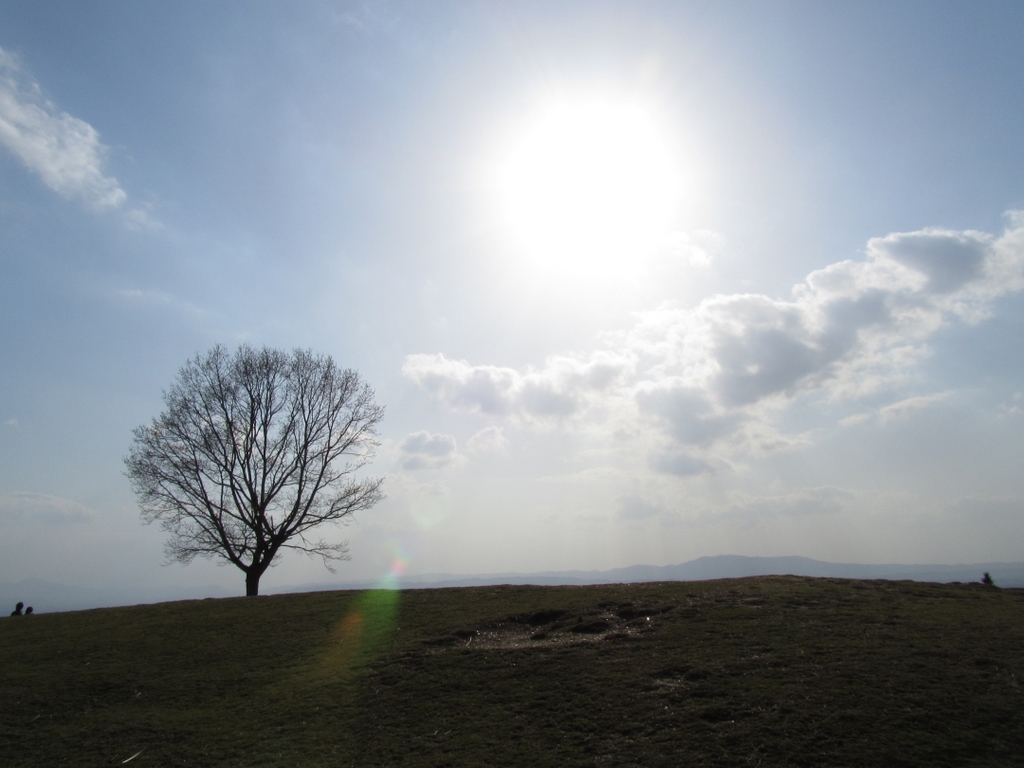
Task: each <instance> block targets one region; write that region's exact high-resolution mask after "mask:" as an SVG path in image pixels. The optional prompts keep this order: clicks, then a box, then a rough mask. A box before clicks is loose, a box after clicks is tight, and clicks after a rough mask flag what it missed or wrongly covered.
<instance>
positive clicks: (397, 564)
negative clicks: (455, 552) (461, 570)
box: [323, 547, 408, 674]
mask: <svg viewBox="0 0 1024 768" xmlns="http://www.w3.org/2000/svg"><path fill="white" fill-rule="evenodd" d="M398 549H399V553H398V554H396V556H395V557H394V558H393V559H392V561H391V566H390V567H389V568H388V571H387V573H385V574H384V576H382V577H381V578H380V579H379V580H378V581H377V583H376V584H375V585H374V586H373V588H372V589H368V590H366V591H365V592H363V593H362V594H361V595H360V596H359V597H358V598H357V599H356V603H355V606H353V608H352V610H351V611H350V612H349V613H348V614H347V615H346V616H345V617H344V618H342V619H341V620H340V621H339V622H337V623H336V624H335V625H334V626H333V627H332V628H331V630H330V633H329V634H328V638H327V644H326V646H325V649H324V657H323V665H324V667H325V668H326V669H327V670H328V671H330V672H332V673H334V674H344V673H346V672H348V671H350V670H351V669H352V668H353V667H354V666H356V665H357V664H360V663H363V662H366V661H368V660H370V659H372V658H373V657H374V656H376V655H377V654H378V653H379V652H380V651H381V650H382V649H383V648H384V647H385V645H386V644H387V642H388V641H389V640H390V639H391V637H392V635H393V632H394V627H395V621H396V619H397V617H398V604H399V599H400V596H401V583H400V581H401V576H402V574H403V573H405V571H406V570H407V568H408V556H407V555H406V553H405V552H404V550H401V548H400V547H399V548H398Z"/></svg>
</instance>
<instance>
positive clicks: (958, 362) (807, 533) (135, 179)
mask: <svg viewBox="0 0 1024 768" xmlns="http://www.w3.org/2000/svg"><path fill="white" fill-rule="evenodd" d="M1022 33H1024V5H1021V4H1020V3H1017V2H996V1H993V2H981V3H970V4H968V3H959V2H934V1H931V0H930V1H929V2H899V3H892V2H861V3H847V4H840V3H814V2H762V3H748V2H664V3H659V2H649V3H626V2H579V3H576V2H536V3H534V2H525V1H524V2H435V3H414V2H317V1H315V0H309V1H306V2H302V1H296V2H289V3H271V2H230V1H228V0H225V2H218V3H202V2H179V3H173V4H167V3H156V2H128V1H127V0H119V1H116V2H112V1H99V2H93V3H88V4H85V3H77V2H52V1H50V0H37V2H32V3H23V2H16V1H15V0H0V269H2V273H0V582H17V581H20V580H23V579H32V578H38V579H46V580H49V581H53V582H58V583H63V584H73V585H77V586H81V587H89V588H93V589H113V588H116V587H124V586H125V585H131V586H132V587H133V588H135V589H137V590H145V589H153V590H155V589H157V588H160V589H163V590H165V592H166V590H171V592H174V590H178V592H180V593H181V594H185V592H186V591H187V590H189V589H192V590H194V589H213V588H217V589H223V590H227V591H229V592H231V593H240V592H241V591H242V589H243V577H242V574H241V573H240V572H239V571H237V570H236V569H234V568H232V567H224V568H222V567H217V566H216V565H215V564H214V563H212V562H207V561H196V562H195V563H193V564H192V565H189V566H188V567H183V566H180V565H167V564H166V560H165V556H164V553H163V543H164V542H163V534H162V532H161V531H160V529H159V527H158V526H156V525H154V526H145V525H143V524H142V522H141V520H140V517H139V510H138V505H137V504H136V500H135V498H134V497H133V495H132V492H131V489H130V486H129V483H128V480H127V478H126V477H125V476H124V474H123V471H124V467H123V458H124V456H125V455H126V453H127V452H128V448H129V446H130V442H131V431H132V429H133V428H135V427H136V426H139V425H142V424H146V423H148V422H149V421H151V420H152V419H153V418H155V417H156V416H157V415H158V414H159V413H160V412H161V410H162V409H163V401H162V392H163V390H164V389H166V388H167V387H168V386H169V385H170V384H171V383H172V381H173V380H174V377H175V375H176V373H177V371H178V370H179V369H180V367H181V366H182V365H183V364H184V363H185V362H186V361H187V360H188V359H189V358H190V357H192V356H193V355H196V354H198V353H202V352H205V351H206V350H208V349H210V348H211V347H213V346H214V345H216V344H225V345H227V346H229V347H232V348H233V347H236V346H237V345H240V344H249V345H255V346H263V345H267V346H271V347H276V348H282V349H294V348H303V349H307V348H308V349H312V350H314V351H316V352H321V353H326V354H329V355H331V356H332V357H333V358H334V360H335V361H336V362H337V363H338V364H339V365H340V366H342V367H346V368H353V369H355V370H357V371H358V372H359V373H360V375H361V376H362V377H363V378H364V379H365V380H366V381H367V382H368V383H369V384H370V385H371V386H372V387H373V388H374V389H375V391H376V396H377V401H378V403H380V404H382V405H384V406H385V407H386V417H385V420H384V422H383V424H382V427H381V434H380V441H381V444H380V446H379V448H378V451H377V456H376V459H375V461H374V462H373V465H372V470H373V471H374V472H375V473H377V474H378V475H384V476H386V480H385V484H384V490H385V493H386V494H387V498H386V499H385V500H384V501H383V502H381V503H380V504H379V505H377V506H376V507H374V508H373V509H372V510H369V511H367V512H363V513H360V514H359V515H358V517H357V519H355V520H353V521H351V522H350V524H348V525H346V526H340V527H337V528H332V529H330V530H327V531H325V535H326V536H327V538H330V539H331V540H342V539H344V540H347V541H348V542H349V550H350V553H351V560H350V561H348V562H346V563H342V564H341V565H340V566H339V569H338V573H337V574H334V575H332V574H330V573H329V572H327V571H326V570H325V569H324V567H323V565H322V564H321V563H320V561H319V560H309V559H307V558H305V557H303V556H302V555H300V554H297V553H292V554H287V555H285V556H284V557H283V558H282V559H281V561H280V562H279V564H278V565H277V566H276V567H275V568H273V569H272V570H271V571H269V572H268V573H267V575H266V576H265V577H264V579H263V586H264V588H265V589H266V588H273V587H275V586H283V585H295V584H310V583H316V582H324V583H326V582H345V581H353V580H363V579H376V578H379V577H382V576H383V575H385V574H388V573H392V574H394V573H409V574H422V573H454V574H480V573H500V572H535V571H554V570H565V569H588V570H590V569H595V570H596V569H610V568H616V567H621V566H627V565H633V564H641V563H642V564H650V565H666V564H672V563H679V562H683V561H686V560H690V559H694V558H697V557H701V556H705V555H718V554H738V555H750V556H783V555H802V556H806V557H812V558H816V559H821V560H829V561H837V562H861V563H894V562H898V563H962V562H995V561H1022V560H1024V535H1022V534H1024V473H1022V472H1021V471H1020V467H1021V465H1022V461H1024V355H1022V352H1024V99H1021V98H1020V95H1021V93H1024V47H1022V46H1021V45H1020V39H1021V36H1022Z"/></svg>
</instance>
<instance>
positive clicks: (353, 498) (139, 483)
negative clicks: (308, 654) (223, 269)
mask: <svg viewBox="0 0 1024 768" xmlns="http://www.w3.org/2000/svg"><path fill="white" fill-rule="evenodd" d="M164 404H165V405H166V410H165V411H164V412H163V413H162V414H161V415H160V416H159V417H158V418H156V419H154V420H153V423H152V424H150V425H148V426H142V427H138V428H137V429H135V431H134V432H133V434H134V440H133V441H132V447H131V450H130V452H129V454H128V456H126V457H125V466H126V468H127V469H126V472H125V474H126V475H127V476H128V478H129V479H130V480H131V483H132V488H133V490H134V491H135V493H136V495H137V496H138V499H139V504H140V506H141V510H142V518H143V520H144V521H145V522H146V523H152V522H153V521H155V520H159V521H160V524H161V526H162V528H163V529H164V530H165V531H167V532H168V533H169V534H170V538H169V539H168V542H167V548H166V551H167V555H168V557H169V558H170V559H171V560H175V561H178V562H180V563H190V562H191V561H192V560H193V559H194V558H195V557H196V556H197V555H200V556H202V557H207V558H219V559H221V560H224V561H225V562H229V563H232V564H233V565H235V566H237V567H238V568H240V569H241V570H242V571H244V572H245V593H246V594H247V595H256V594H259V584H260V577H261V576H263V574H264V572H265V571H266V570H267V568H269V567H270V564H271V563H272V562H273V560H274V558H275V557H276V556H277V555H278V553H279V552H280V551H281V550H282V549H295V550H299V551H301V552H305V553H306V554H308V555H311V556H319V557H321V558H323V562H324V565H326V566H327V568H328V569H329V570H330V571H332V572H333V571H334V568H333V567H332V561H337V560H347V559H348V554H347V552H348V550H347V544H346V543H341V544H328V543H327V542H326V541H324V540H323V539H315V540H313V539H310V538H309V535H310V533H311V531H312V530H313V529H314V528H316V527H317V526H320V525H322V524H324V523H330V522H336V521H344V520H345V518H348V517H349V516H350V515H352V514H353V513H354V512H358V511H360V510H364V509H369V508H370V507H372V506H373V505H374V504H376V503H377V502H378V501H380V500H381V498H383V494H382V493H381V490H380V487H381V483H383V478H375V477H370V478H367V477H364V478H359V477H357V476H356V473H357V472H358V470H359V469H360V468H362V467H363V466H365V465H366V464H367V463H368V462H369V461H371V460H372V458H373V455H374V448H376V446H377V445H378V443H377V441H376V439H375V437H376V434H377V432H376V427H377V425H378V424H379V423H380V421H381V419H382V418H383V417H384V409H383V408H382V407H380V406H378V405H376V404H375V402H374V393H373V390H372V389H370V387H369V386H368V385H367V384H365V383H363V382H362V381H361V380H360V378H359V374H357V373H356V372H355V371H352V370H341V369H340V368H338V367H337V366H336V365H335V363H334V361H333V360H332V359H331V358H330V357H326V356H321V355H315V354H313V353H312V352H308V351H303V350H295V351H294V352H292V353H291V354H288V353H286V352H282V351H279V350H274V349H267V348H263V349H253V348H251V347H248V346H243V347H241V348H239V349H238V350H237V351H236V352H235V354H234V355H232V354H230V353H229V352H228V350H227V349H226V348H224V347H223V346H219V345H218V346H216V347H214V348H213V349H212V350H210V351H209V352H208V353H206V354H205V355H197V356H196V357H194V358H193V359H192V360H189V361H188V363H187V364H186V365H185V366H184V367H183V368H182V369H181V370H180V371H179V372H178V377H177V379H176V380H175V382H174V383H173V384H172V385H171V387H170V389H169V390H167V391H166V392H164Z"/></svg>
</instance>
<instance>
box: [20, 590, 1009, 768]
mask: <svg viewBox="0 0 1024 768" xmlns="http://www.w3.org/2000/svg"><path fill="white" fill-rule="evenodd" d="M0 660H2V666H0V692H2V714H0V764H2V765H4V766H20V765H40V766H42V765H74V766H93V765H96V766H101V765H103V766H108V765H121V764H125V762H126V761H127V763H126V764H128V765H130V766H132V768H141V767H142V766H179V765H180V766H488V768H492V767H493V766H512V765H515V766H590V765H608V766H673V768H675V767H676V766H701V765H708V766H711V765H713V766H788V765H793V766H847V765H858V766H982V765H985V766H989V765H991V766H1008V765H1024V687H1022V684H1021V676H1022V674H1024V591H1020V590H1000V589H995V588H986V587H983V586H981V585H977V584H963V585H934V584H921V583H913V582H885V581H844V580H836V579H811V578H797V577H759V578H749V579H731V580H723V581H711V582H689V583H686V582H675V583H660V584H630V585H613V586H593V587H481V588H465V589H437V590H415V591H406V592H397V591H370V592H330V593H312V594H306V595H285V596H276V597H261V598H238V599H227V600H203V601H191V602H180V603H164V604H160V605H146V606H136V607H131V608H110V609H102V610H93V611H82V612H77V613H63V614H50V615H38V616H31V617H20V618H19V617H12V618H3V619H0ZM129 758H131V759H130V760H129Z"/></svg>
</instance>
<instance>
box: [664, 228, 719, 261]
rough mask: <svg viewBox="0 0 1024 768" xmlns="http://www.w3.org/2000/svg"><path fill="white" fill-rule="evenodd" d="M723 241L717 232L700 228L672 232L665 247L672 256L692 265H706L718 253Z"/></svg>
mask: <svg viewBox="0 0 1024 768" xmlns="http://www.w3.org/2000/svg"><path fill="white" fill-rule="evenodd" d="M722 242H723V238H722V236H721V235H720V234H718V233H717V232H713V231H711V230H709V229H699V230H697V231H696V232H672V233H671V234H670V235H669V236H668V238H667V241H666V244H665V247H666V250H667V251H668V253H669V255H670V256H671V257H673V258H675V259H679V260H680V261H684V262H686V263H687V264H688V265H690V266H691V267H706V266H708V265H709V264H711V262H712V260H713V259H714V258H715V256H717V255H718V251H719V250H721V248H722Z"/></svg>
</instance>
